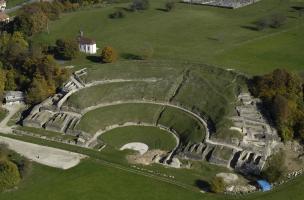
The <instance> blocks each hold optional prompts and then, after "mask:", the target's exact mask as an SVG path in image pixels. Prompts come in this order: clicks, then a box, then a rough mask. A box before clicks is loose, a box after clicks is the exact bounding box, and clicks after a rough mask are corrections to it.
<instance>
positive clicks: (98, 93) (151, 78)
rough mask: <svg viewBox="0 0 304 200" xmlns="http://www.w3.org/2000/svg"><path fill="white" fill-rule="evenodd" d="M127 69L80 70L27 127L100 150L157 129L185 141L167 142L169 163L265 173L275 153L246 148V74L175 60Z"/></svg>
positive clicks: (26, 121) (133, 64) (135, 64)
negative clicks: (136, 129) (118, 138)
mask: <svg viewBox="0 0 304 200" xmlns="http://www.w3.org/2000/svg"><path fill="white" fill-rule="evenodd" d="M121 64H122V65H124V68H123V69H122V70H121V66H120V65H121ZM120 65H117V64H108V65H103V66H102V67H101V66H99V65H96V66H90V67H88V68H85V67H84V68H82V69H81V70H78V71H75V72H74V73H73V75H72V76H71V78H70V81H69V82H68V83H66V84H65V86H64V87H63V88H62V92H60V93H58V94H56V95H54V96H53V97H51V98H49V99H47V100H46V101H44V102H42V103H41V104H39V105H37V106H36V107H34V108H33V109H32V111H31V113H30V114H29V115H28V116H27V117H26V118H25V119H24V120H23V125H24V126H27V127H34V128H44V129H46V130H48V131H52V132H60V133H61V134H63V135H71V136H74V137H76V138H77V140H76V141H73V142H74V143H75V144H76V145H81V146H85V147H89V148H95V149H99V150H102V149H103V148H104V147H105V146H106V145H107V143H111V142H109V140H103V137H102V136H101V135H104V134H105V133H107V132H113V131H114V130H115V129H116V131H117V130H124V129H123V128H124V127H128V126H140V127H147V126H149V127H153V126H154V127H157V128H158V130H159V131H160V132H161V131H167V132H170V133H172V135H173V136H174V137H175V138H177V140H176V141H177V144H176V145H175V146H174V147H172V148H168V147H167V148H164V145H161V147H162V148H164V149H166V150H167V151H168V154H167V155H166V157H165V158H163V159H162V161H163V163H164V164H170V163H171V162H172V161H173V160H174V159H175V158H179V159H191V160H207V161H209V162H211V163H213V164H217V165H222V166H226V167H229V168H230V167H233V168H236V167H239V168H240V169H242V168H243V165H244V164H245V163H251V164H252V165H253V167H252V168H253V169H251V170H250V171H259V170H261V168H262V167H263V165H264V163H265V160H266V158H267V156H269V155H270V154H271V152H269V153H268V154H267V155H266V156H263V154H262V151H264V149H263V148H261V149H258V150H252V149H247V150H245V149H244V146H242V145H241V144H242V142H243V140H244V138H243V136H244V134H245V133H244V132H242V129H241V128H238V127H239V126H241V125H240V122H239V120H241V119H243V118H242V116H240V119H239V118H238V117H234V116H236V115H238V114H239V112H238V110H237V109H236V108H238V107H237V105H239V104H240V100H242V99H240V98H243V97H242V95H240V94H243V93H244V95H243V96H246V92H247V87H246V77H244V76H243V75H241V74H238V73H235V72H233V71H231V70H225V69H220V68H216V67H213V66H207V65H199V64H190V63H182V62H180V63H178V62H172V61H126V62H123V63H120ZM246 97H247V96H246ZM248 98H249V99H250V98H251V97H250V96H248ZM244 106H246V105H244ZM246 109H247V108H246ZM255 111H256V110H255V107H253V108H252V109H251V110H250V109H249V111H248V110H247V111H246V113H247V112H253V114H252V115H250V116H251V117H252V116H253V117H255V116H259V111H256V112H257V114H255V113H254V112H255ZM233 117H234V118H233ZM253 120H255V119H253ZM251 123H253V122H251ZM263 123H264V121H261V122H254V123H253V124H254V125H252V126H261V127H260V129H261V131H262V132H263V131H264V126H266V125H267V124H266V125H264V124H263ZM233 125H235V126H236V127H233ZM117 128H120V129H117ZM253 128H255V129H257V130H258V128H259V127H253ZM267 130H268V129H267ZM269 130H271V129H269ZM114 132H115V131H114ZM262 134H263V133H262ZM269 134H272V132H271V131H270V133H269ZM106 135H110V134H108V133H107V134H106ZM135 135H136V134H135ZM129 136H130V137H132V136H131V135H129ZM137 136H138V135H137ZM109 137H110V136H108V138H109ZM144 137H145V135H143V136H142V139H143V138H144ZM113 140H115V136H114V135H113ZM249 140H250V139H249ZM249 140H248V141H249ZM107 141H108V142H107ZM150 142H152V143H153V140H151V141H150ZM154 142H155V141H154ZM250 142H252V141H251V140H250ZM262 142H264V141H262ZM271 144H272V143H271ZM254 145H255V144H254V142H253V143H252V146H254ZM114 146H115V145H114ZM150 146H152V147H153V146H155V145H152V144H150ZM169 146H170V145H169ZM170 147H171V146H170ZM266 148H267V149H268V148H270V147H269V146H267V147H266ZM241 158H242V162H240V160H241ZM246 169H247V167H246Z"/></svg>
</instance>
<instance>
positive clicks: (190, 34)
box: [33, 0, 304, 74]
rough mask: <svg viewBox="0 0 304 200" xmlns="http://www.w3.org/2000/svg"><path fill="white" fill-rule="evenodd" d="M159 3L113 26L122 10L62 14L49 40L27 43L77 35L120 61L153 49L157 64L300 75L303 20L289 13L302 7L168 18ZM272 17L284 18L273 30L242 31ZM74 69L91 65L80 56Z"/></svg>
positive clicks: (265, 4) (270, 1)
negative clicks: (113, 52)
mask: <svg viewBox="0 0 304 200" xmlns="http://www.w3.org/2000/svg"><path fill="white" fill-rule="evenodd" d="M164 2H165V1H164V0H155V1H151V6H150V9H149V10H148V11H144V12H135V13H129V12H127V13H126V17H125V18H123V19H117V20H113V19H109V18H108V15H109V14H110V13H112V12H113V11H114V10H115V9H117V8H121V7H127V6H128V4H114V5H108V6H106V7H105V8H99V9H89V10H83V11H79V12H72V13H68V14H64V15H62V17H61V19H60V20H57V21H54V22H52V23H50V26H49V28H50V34H47V33H43V34H40V35H37V36H35V37H33V40H34V41H35V42H40V43H43V42H47V43H51V44H53V43H54V41H55V40H56V39H58V38H75V37H76V36H77V34H78V32H79V30H83V31H84V34H85V35H86V36H88V37H92V38H94V39H96V41H97V45H98V47H99V48H102V47H104V46H105V45H111V46H113V47H114V48H116V49H117V50H118V51H119V52H120V54H122V59H123V58H124V57H125V56H124V55H126V54H135V55H138V54H140V53H141V51H142V49H143V47H145V46H147V45H148V46H151V47H153V49H154V58H157V59H173V60H186V61H191V62H199V63H207V64H214V65H220V66H222V67H224V68H235V69H238V70H241V71H243V72H247V73H251V74H257V73H258V74H260V73H264V72H268V71H270V70H272V69H274V68H277V67H285V68H288V69H290V70H302V69H303V65H302V63H303V62H304V58H303V56H302V53H301V52H302V51H303V48H304V47H303V46H304V45H303V40H302V39H301V35H303V31H304V28H303V27H302V26H303V22H304V16H299V14H298V13H297V12H295V10H294V9H292V6H303V5H304V3H303V1H302V0H300V1H294V0H284V1H279V2H278V1H277V0H263V1H261V2H259V3H257V4H255V5H252V6H248V7H245V8H242V9H237V10H231V9H220V8H214V7H206V6H199V5H198V6H195V5H192V6H189V5H188V4H181V3H178V4H177V6H176V9H175V10H174V11H173V12H163V11H161V10H160V9H159V8H163V7H164ZM277 13H282V14H284V15H286V16H287V17H288V20H287V23H286V24H285V25H284V26H283V27H281V28H279V29H271V28H270V29H267V30H265V31H254V30H252V29H250V28H246V27H248V26H249V27H250V26H252V23H253V22H254V21H256V20H257V19H260V18H262V17H265V16H269V15H272V14H277ZM96 19H98V20H96ZM66 27H68V29H67V28H66ZM62 30H65V31H62ZM74 63H76V64H80V63H86V64H89V63H92V62H91V61H90V60H86V59H85V56H82V57H81V58H80V59H78V60H76V61H75V62H74Z"/></svg>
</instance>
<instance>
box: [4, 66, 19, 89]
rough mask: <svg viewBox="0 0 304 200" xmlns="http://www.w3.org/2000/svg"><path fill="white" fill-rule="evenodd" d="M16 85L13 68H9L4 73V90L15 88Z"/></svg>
mask: <svg viewBox="0 0 304 200" xmlns="http://www.w3.org/2000/svg"><path fill="white" fill-rule="evenodd" d="M16 89H17V85H16V82H15V72H14V71H13V70H9V71H7V73H6V82H5V90H16Z"/></svg>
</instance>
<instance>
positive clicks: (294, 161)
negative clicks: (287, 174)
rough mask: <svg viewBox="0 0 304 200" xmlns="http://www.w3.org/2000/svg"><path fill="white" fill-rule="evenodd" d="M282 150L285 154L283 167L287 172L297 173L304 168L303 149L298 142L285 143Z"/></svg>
mask: <svg viewBox="0 0 304 200" xmlns="http://www.w3.org/2000/svg"><path fill="white" fill-rule="evenodd" d="M283 150H284V152H285V155H286V157H285V166H286V167H287V168H288V171H297V170H299V169H302V168H303V166H304V157H303V155H304V148H303V146H302V145H300V144H299V143H298V142H296V141H294V142H287V143H286V144H285V145H284V147H283Z"/></svg>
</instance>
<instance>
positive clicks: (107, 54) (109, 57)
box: [101, 46, 118, 63]
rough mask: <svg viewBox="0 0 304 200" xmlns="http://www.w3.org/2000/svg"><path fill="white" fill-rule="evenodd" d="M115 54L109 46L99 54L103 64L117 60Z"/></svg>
mask: <svg viewBox="0 0 304 200" xmlns="http://www.w3.org/2000/svg"><path fill="white" fill-rule="evenodd" d="M117 57H118V55H117V52H116V50H115V49H114V48H112V47H110V46H106V47H104V48H103V49H102V52H101V61H102V62H103V63H112V62H115V61H116V60H117Z"/></svg>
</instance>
